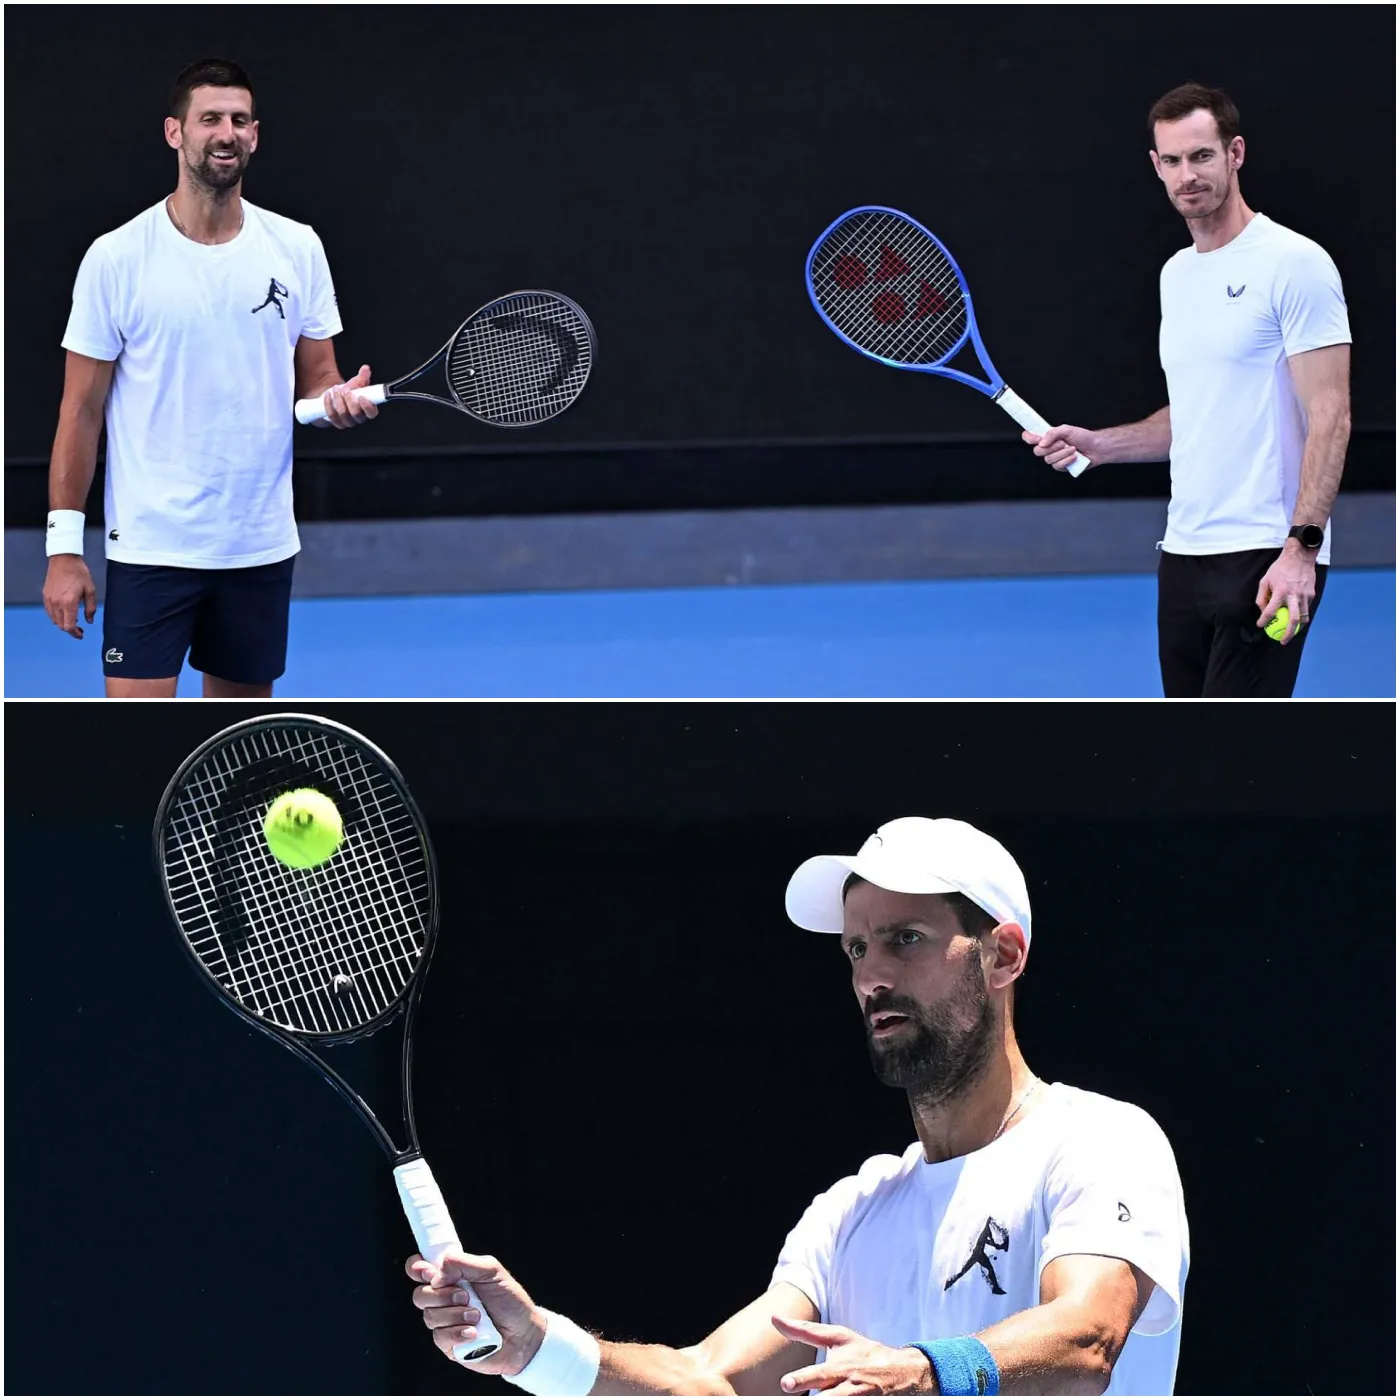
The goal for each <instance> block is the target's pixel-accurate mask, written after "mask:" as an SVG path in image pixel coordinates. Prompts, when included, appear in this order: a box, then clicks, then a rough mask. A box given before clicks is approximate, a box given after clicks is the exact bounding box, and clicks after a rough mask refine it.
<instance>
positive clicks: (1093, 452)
mask: <svg viewBox="0 0 1400 1400" xmlns="http://www.w3.org/2000/svg"><path fill="white" fill-rule="evenodd" d="M1021 440H1022V441H1023V442H1028V443H1030V445H1031V446H1032V447H1033V448H1035V455H1036V456H1037V457H1044V458H1045V460H1046V461H1047V462H1048V463H1049V464H1050V465H1051V466H1052V467H1054V468H1055V470H1056V471H1057V472H1062V471H1064V470H1065V469H1066V468H1067V467H1068V466H1069V464H1070V463H1071V462H1073V461H1074V459H1075V457H1076V456H1078V454H1079V453H1081V452H1082V453H1083V454H1084V455H1085V456H1086V457H1087V458H1088V459H1089V465H1090V466H1091V467H1096V466H1098V465H1099V462H1100V460H1101V454H1102V452H1103V448H1102V446H1101V445H1100V443H1099V435H1098V434H1097V433H1095V432H1091V431H1090V430H1089V429H1088V428H1075V427H1071V426H1070V424H1068V423H1061V424H1059V425H1058V426H1057V427H1054V428H1051V429H1050V430H1049V431H1048V432H1045V433H1032V432H1023V433H1022V434H1021Z"/></svg>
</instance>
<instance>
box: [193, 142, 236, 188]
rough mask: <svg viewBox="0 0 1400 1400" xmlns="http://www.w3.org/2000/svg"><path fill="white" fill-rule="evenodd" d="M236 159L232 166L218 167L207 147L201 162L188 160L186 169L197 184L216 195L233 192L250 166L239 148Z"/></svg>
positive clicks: (200, 159)
mask: <svg viewBox="0 0 1400 1400" xmlns="http://www.w3.org/2000/svg"><path fill="white" fill-rule="evenodd" d="M234 157H235V159H234V161H233V163H232V164H231V165H217V164H215V162H214V160H213V158H212V157H211V156H210V154H209V148H208V147H205V150H204V153H203V154H202V155H201V156H200V158H199V160H198V161H197V162H195V161H191V160H188V159H187V160H186V161H185V167H186V169H187V170H188V171H189V172H190V176H191V178H192V179H193V180H194V182H195V183H196V184H198V185H203V187H204V188H205V189H206V190H210V191H212V192H213V193H215V194H222V193H224V192H225V191H227V190H231V189H232V188H233V187H234V186H235V185H236V184H237V183H238V182H239V181H240V180H241V179H242V178H243V171H244V169H245V168H246V167H247V164H248V157H247V156H246V155H244V154H243V153H242V152H241V151H239V150H238V149H237V147H235V148H234Z"/></svg>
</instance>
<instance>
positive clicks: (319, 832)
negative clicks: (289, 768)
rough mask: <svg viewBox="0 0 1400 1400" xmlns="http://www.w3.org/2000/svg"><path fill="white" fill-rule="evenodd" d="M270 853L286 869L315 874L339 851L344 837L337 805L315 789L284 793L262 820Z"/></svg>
mask: <svg viewBox="0 0 1400 1400" xmlns="http://www.w3.org/2000/svg"><path fill="white" fill-rule="evenodd" d="M263 835H264V836H265V837H267V846H268V849H269V850H270V851H271V852H272V854H273V855H274V856H276V857H277V859H278V860H280V861H281V862H282V864H283V865H290V866H291V867H292V868H293V869H294V870H314V869H315V868H316V866H318V865H324V864H325V863H326V862H327V861H328V860H329V859H330V858H331V857H332V856H333V855H334V854H335V853H336V852H337V851H338V850H339V849H340V843H341V840H342V839H343V837H344V835H345V827H344V825H343V824H342V822H341V820H340V813H339V812H338V811H337V810H336V805H335V803H334V802H332V801H331V800H330V798H329V797H327V796H326V794H325V793H324V792H317V791H316V789H315V788H297V790H296V791H295V792H284V793H283V794H282V795H281V797H279V798H278V799H277V800H276V801H275V802H274V803H273V804H272V806H271V807H269V808H268V809H267V816H266V817H264V818H263Z"/></svg>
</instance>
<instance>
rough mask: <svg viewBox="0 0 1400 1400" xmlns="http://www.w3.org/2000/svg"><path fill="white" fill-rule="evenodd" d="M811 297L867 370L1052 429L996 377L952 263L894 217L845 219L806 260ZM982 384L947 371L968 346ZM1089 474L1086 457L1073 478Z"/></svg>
mask: <svg viewBox="0 0 1400 1400" xmlns="http://www.w3.org/2000/svg"><path fill="white" fill-rule="evenodd" d="M807 295H808V296H809V297H810V298H811V300H812V305H813V306H814V307H816V309H817V314H818V315H819V316H820V317H821V318H822V320H823V321H825V322H826V324H827V325H828V326H830V327H831V329H832V330H833V331H834V332H835V333H836V334H837V335H838V336H839V337H840V338H841V339H842V340H844V341H845V342H846V344H847V345H849V346H850V347H851V348H852V349H854V350H858V351H859V352H860V353H861V354H862V355H864V356H865V357H866V358H867V359H869V360H874V361H875V362H876V363H877V364H882V365H888V366H889V367H890V368H891V369H911V370H917V371H919V372H920V373H922V374H936V375H939V376H941V377H942V378H944V379H952V380H956V381H957V382H958V383H959V384H965V385H967V386H968V388H970V389H976V390H977V391H978V392H979V393H981V394H985V395H986V396H987V397H988V398H989V399H991V400H992V402H993V403H995V404H997V405H999V406H1000V407H1001V408H1002V409H1003V410H1004V411H1005V412H1006V413H1008V414H1009V415H1010V416H1011V417H1012V418H1013V419H1015V420H1016V422H1017V423H1019V424H1020V425H1021V427H1023V428H1025V429H1027V430H1028V431H1030V432H1033V433H1044V432H1046V431H1048V429H1049V427H1050V424H1049V423H1048V422H1047V421H1046V420H1045V419H1044V418H1042V417H1041V416H1040V414H1038V413H1037V412H1036V411H1035V410H1034V409H1033V408H1031V407H1030V405H1029V404H1027V403H1026V402H1025V400H1024V399H1022V398H1021V397H1020V395H1019V394H1017V393H1016V392H1015V391H1014V390H1013V389H1011V388H1010V387H1009V386H1008V384H1007V382H1006V380H1005V379H1003V378H1002V376H1001V375H1000V374H999V373H998V372H997V368H996V366H995V365H994V364H993V363H992V359H991V356H990V355H988V354H987V347H986V346H985V345H984V344H983V343H982V334H981V332H980V331H979V330H978V327H977V317H976V315H975V313H974V312H973V309H972V294H971V292H970V291H969V290H968V286H967V279H966V278H965V277H964V276H963V274H962V269H961V268H960V267H959V266H958V265H957V262H956V261H955V260H954V258H953V255H952V254H951V253H950V252H949V251H948V250H947V248H945V247H944V246H943V244H942V242H940V241H939V239H938V238H937V237H936V236H935V235H934V234H932V233H930V232H929V230H928V229H926V228H925V227H924V226H923V225H922V224H921V223H919V222H918V221H917V220H915V219H911V218H910V217H909V215H907V214H902V213H900V212H899V210H897V209H887V208H884V207H883V206H881V205H866V206H864V207H862V208H859V209H852V210H850V211H848V212H847V213H845V214H842V215H841V217H840V218H839V219H837V220H836V221H835V222H834V223H832V224H831V225H830V226H829V227H828V228H827V229H825V231H824V232H823V233H822V235H821V237H820V238H818V239H817V241H816V242H815V243H814V244H813V245H812V251H811V252H810V253H808V254H807ZM969 341H970V342H971V343H972V348H973V351H974V353H975V354H976V356H977V359H978V362H979V363H980V364H981V366H982V368H983V370H985V371H986V375H987V378H986V379H985V380H982V379H978V378H977V377H976V376H975V375H972V374H968V373H966V372H964V371H963V370H959V369H953V368H952V367H951V365H950V364H949V362H950V361H951V360H952V359H954V358H955V357H956V356H957V354H958V352H959V351H960V350H962V348H963V347H964V346H965V345H967V344H968V342H969ZM1088 465H1089V461H1088V458H1086V457H1084V456H1083V455H1082V454H1080V455H1079V456H1078V457H1076V459H1075V461H1074V462H1073V463H1071V464H1070V466H1069V467H1068V471H1069V473H1070V475H1071V476H1078V475H1080V473H1081V472H1083V471H1084V470H1085V469H1086V468H1087V467H1088Z"/></svg>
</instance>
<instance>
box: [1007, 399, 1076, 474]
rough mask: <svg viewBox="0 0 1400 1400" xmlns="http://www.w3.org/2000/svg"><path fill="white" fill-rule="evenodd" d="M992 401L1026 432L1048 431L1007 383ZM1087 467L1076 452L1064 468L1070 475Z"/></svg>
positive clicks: (1047, 427) (1042, 421) (1040, 418)
mask: <svg viewBox="0 0 1400 1400" xmlns="http://www.w3.org/2000/svg"><path fill="white" fill-rule="evenodd" d="M992 402H993V403H995V404H1000V405H1001V406H1002V408H1004V409H1005V410H1006V411H1007V412H1008V413H1009V414H1010V415H1011V416H1012V417H1013V418H1014V419H1015V420H1016V421H1017V422H1018V423H1019V424H1020V425H1021V426H1022V427H1023V428H1024V429H1025V430H1026V431H1027V432H1028V433H1048V432H1049V431H1050V424H1049V423H1047V422H1046V420H1045V419H1044V418H1042V417H1041V416H1040V414H1038V413H1037V412H1036V411H1035V409H1033V408H1032V407H1031V406H1030V404H1028V403H1027V402H1026V401H1025V399H1023V398H1022V397H1021V396H1020V394H1018V393H1017V392H1016V391H1015V390H1014V389H1013V388H1012V387H1011V386H1010V385H1009V384H1007V385H1004V386H1003V387H1002V390H1001V393H999V394H998V395H997V396H996V397H995V398H994V399H993V400H992ZM1088 469H1089V459H1088V458H1087V457H1086V456H1085V455H1084V454H1083V453H1082V452H1079V453H1076V454H1075V458H1074V461H1072V462H1071V463H1070V464H1069V466H1068V467H1066V468H1065V470H1066V471H1068V472H1069V474H1070V475H1071V476H1083V475H1084V473H1085V472H1086V471H1087V470H1088Z"/></svg>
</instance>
